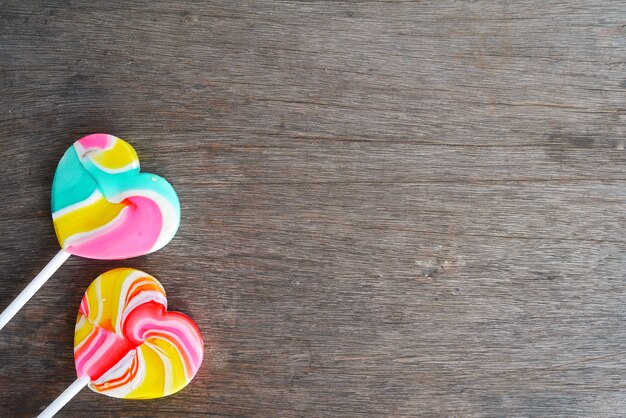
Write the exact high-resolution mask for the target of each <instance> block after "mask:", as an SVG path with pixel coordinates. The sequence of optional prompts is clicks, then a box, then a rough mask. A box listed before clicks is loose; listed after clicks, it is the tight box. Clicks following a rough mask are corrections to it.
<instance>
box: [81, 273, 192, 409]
mask: <svg viewBox="0 0 626 418" xmlns="http://www.w3.org/2000/svg"><path fill="white" fill-rule="evenodd" d="M202 357H203V342H202V336H201V334H200V331H199V330H198V327H197V326H196V324H195V323H194V322H193V321H192V320H191V318H189V317H188V316H186V315H184V314H181V313H178V312H168V311H167V299H166V296H165V290H164V289H163V286H161V283H159V282H158V281H157V280H156V279H155V278H154V277H152V276H150V275H149V274H147V273H144V272H142V271H139V270H136V269H131V268H119V269H114V270H110V271H108V272H106V273H104V274H102V275H100V276H99V277H98V278H96V280H94V281H93V283H91V285H90V286H89V288H88V289H87V291H86V292H85V295H84V297H83V300H82V302H81V304H80V310H79V313H78V318H77V320H76V331H75V334H74V360H75V363H76V372H77V374H78V377H79V378H82V377H84V376H89V378H90V380H91V382H90V384H89V387H90V388H91V389H92V390H93V391H95V392H99V393H103V394H105V395H108V396H112V397H115V398H126V399H151V398H159V397H162V396H167V395H171V394H172V393H175V392H178V391H179V390H181V389H182V388H184V387H185V386H187V384H188V383H189V382H190V381H191V379H193V377H194V376H195V374H196V372H197V371H198V369H199V368H200V364H201V363H202Z"/></svg>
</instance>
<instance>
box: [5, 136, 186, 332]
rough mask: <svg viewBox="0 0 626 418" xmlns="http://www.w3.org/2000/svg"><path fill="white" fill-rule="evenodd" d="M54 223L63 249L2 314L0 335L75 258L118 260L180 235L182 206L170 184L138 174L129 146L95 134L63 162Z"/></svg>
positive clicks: (72, 149)
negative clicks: (76, 256) (32, 298)
mask: <svg viewBox="0 0 626 418" xmlns="http://www.w3.org/2000/svg"><path fill="white" fill-rule="evenodd" d="M52 219H53V222H54V229H55V231H56V234H57V238H58V239H59V243H60V244H61V248H62V249H61V251H59V253H58V254H57V255H56V256H55V257H54V258H53V259H52V260H51V261H50V262H49V263H48V264H47V265H46V266H45V267H44V268H43V270H41V272H39V274H37V276H35V278H34V279H33V280H32V281H31V282H30V283H29V284H28V286H27V287H26V288H25V289H24V290H23V291H22V293H20V294H19V295H18V296H17V297H16V298H15V299H14V300H13V302H11V304H10V305H9V306H8V307H7V308H6V309H5V310H4V311H3V312H2V314H0V330H1V329H2V328H3V327H4V326H5V325H6V324H7V323H8V322H9V320H11V318H13V316H14V315H15V314H16V313H17V312H18V311H19V310H20V309H21V308H22V306H24V305H25V304H26V302H28V300H29V299H30V298H31V297H32V296H33V295H34V294H35V293H36V292H37V290H39V288H40V287H41V286H43V284H44V283H45V282H46V281H47V280H48V279H49V278H50V276H52V274H54V272H55V271H56V270H57V269H58V268H59V267H60V266H61V265H62V264H63V263H64V262H65V260H67V258H68V257H69V256H70V255H71V254H75V255H78V256H81V257H87V258H96V259H101V260H119V259H125V258H130V257H137V256H140V255H143V254H148V253H151V252H153V251H156V250H158V249H159V248H161V247H163V246H164V245H165V244H167V243H168V242H169V241H170V240H171V239H172V238H173V237H174V234H176V231H177V230H178V225H179V224H180V203H179V202H178V196H177V195H176V192H175V191H174V188H173V187H172V186H171V185H170V184H169V183H168V182H167V181H166V180H165V179H163V178H161V177H159V176H157V175H154V174H149V173H140V172H139V159H138V158H137V153H136V152H135V150H134V149H133V147H131V146H130V144H129V143H128V142H126V141H124V140H122V139H120V138H117V137H115V136H113V135H107V134H93V135H87V136H85V137H83V138H81V139H79V140H78V141H76V142H75V143H74V144H73V145H72V146H71V147H69V149H68V150H67V151H66V152H65V155H63V158H61V161H60V162H59V165H58V167H57V171H56V173H55V175H54V181H53V183H52Z"/></svg>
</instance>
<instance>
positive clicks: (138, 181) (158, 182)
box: [82, 159, 180, 216]
mask: <svg viewBox="0 0 626 418" xmlns="http://www.w3.org/2000/svg"><path fill="white" fill-rule="evenodd" d="M82 164H83V167H84V169H85V170H87V172H88V173H89V174H91V176H92V177H93V178H94V179H96V180H97V181H98V185H99V188H100V191H101V192H102V194H103V195H104V196H105V198H107V199H110V198H112V197H113V196H115V195H117V194H119V193H122V192H124V191H126V190H133V189H137V190H151V191H154V192H156V193H158V194H159V195H161V196H162V197H164V198H165V199H167V201H169V202H170V203H171V205H172V206H173V208H174V211H175V214H176V215H177V216H180V202H179V201H178V195H177V194H176V191H174V188H173V187H172V185H171V184H170V183H168V181H167V180H165V179H164V178H163V177H160V176H157V175H156V174H151V173H139V172H138V171H139V168H135V169H133V170H129V171H126V172H123V173H115V174H111V173H107V172H106V171H103V170H101V169H100V168H99V167H98V166H96V165H95V164H94V163H93V162H92V161H90V160H87V159H83V162H82Z"/></svg>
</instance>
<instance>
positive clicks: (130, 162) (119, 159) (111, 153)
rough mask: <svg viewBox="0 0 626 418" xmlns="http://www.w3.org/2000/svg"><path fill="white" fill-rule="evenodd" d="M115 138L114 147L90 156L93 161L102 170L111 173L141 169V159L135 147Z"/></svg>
mask: <svg viewBox="0 0 626 418" xmlns="http://www.w3.org/2000/svg"><path fill="white" fill-rule="evenodd" d="M110 138H113V141H114V142H113V146H112V147H110V148H107V149H106V150H104V151H100V152H95V153H93V156H92V155H89V156H90V158H91V160H92V161H93V162H94V163H95V164H97V165H98V166H99V167H100V168H101V169H103V170H105V171H109V172H117V171H126V170H129V169H132V168H136V167H139V157H138V156H137V152H136V151H135V149H134V148H133V147H131V146H130V144H128V143H127V142H125V141H120V140H119V138H116V137H113V136H111V137H110Z"/></svg>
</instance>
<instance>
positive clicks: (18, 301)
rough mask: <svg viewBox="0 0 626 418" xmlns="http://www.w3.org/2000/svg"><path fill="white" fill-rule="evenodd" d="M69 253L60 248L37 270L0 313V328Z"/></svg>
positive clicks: (59, 265)
mask: <svg viewBox="0 0 626 418" xmlns="http://www.w3.org/2000/svg"><path fill="white" fill-rule="evenodd" d="M70 255H71V254H70V253H68V252H67V251H65V250H61V251H59V252H58V253H57V255H55V256H54V258H53V259H52V260H50V262H49V263H48V264H47V265H46V267H44V268H43V270H41V271H40V272H39V274H38V275H36V276H35V278H34V279H33V280H32V281H31V282H30V283H29V284H28V286H26V289H24V290H22V293H20V294H19V295H17V297H16V298H15V299H14V300H13V302H11V304H10V305H9V306H7V308H6V309H5V310H4V311H3V312H2V313H1V314H0V330H2V328H4V326H5V325H6V324H7V323H8V322H9V321H10V320H11V318H13V317H14V316H15V314H16V313H18V312H19V310H20V309H22V307H23V306H24V305H25V304H26V302H28V301H29V300H30V298H32V297H33V295H34V294H35V293H37V291H38V290H39V289H40V288H41V286H43V285H44V283H45V282H46V281H47V280H48V279H49V278H50V276H52V275H53V274H54V272H55V271H57V270H58V269H59V267H61V265H62V264H63V263H64V262H65V260H67V259H68V258H69V256H70Z"/></svg>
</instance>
